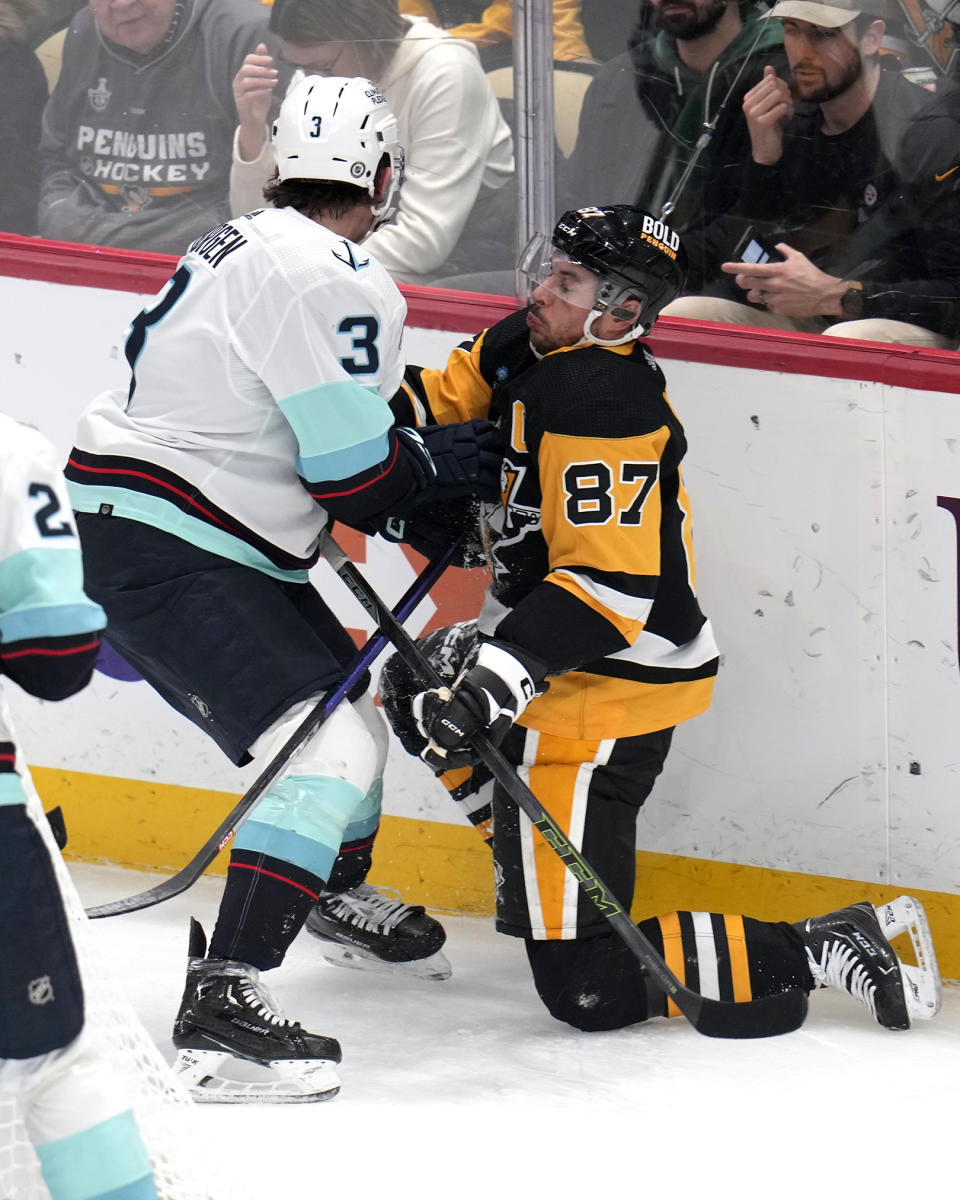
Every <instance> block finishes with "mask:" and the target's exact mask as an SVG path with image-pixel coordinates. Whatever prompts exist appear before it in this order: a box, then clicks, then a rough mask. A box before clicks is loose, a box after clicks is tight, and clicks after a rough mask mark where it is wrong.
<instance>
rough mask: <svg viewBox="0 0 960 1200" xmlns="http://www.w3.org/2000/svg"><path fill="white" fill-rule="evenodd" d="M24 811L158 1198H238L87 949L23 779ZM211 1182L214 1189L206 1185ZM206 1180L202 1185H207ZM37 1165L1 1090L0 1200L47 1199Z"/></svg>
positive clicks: (84, 927) (77, 905)
mask: <svg viewBox="0 0 960 1200" xmlns="http://www.w3.org/2000/svg"><path fill="white" fill-rule="evenodd" d="M24 784H25V785H26V790H27V793H28V797H29V800H28V811H29V813H30V816H31V818H32V820H33V823H34V825H35V826H36V827H37V828H38V829H39V830H40V833H41V836H42V837H43V839H44V842H45V843H46V845H47V849H48V851H49V853H50V856H51V858H52V860H53V863H54V867H55V870H56V874H57V880H58V882H59V885H60V891H61V893H62V895H63V900H64V907H65V909H66V912H67V916H68V919H69V922H70V930H71V933H72V935H73V941H74V945H75V947H76V952H77V961H78V963H79V966H80V973H81V976H82V979H83V989H84V996H85V1013H86V1024H85V1028H84V1034H83V1036H85V1037H90V1038H91V1039H92V1044H93V1046H94V1047H95V1049H96V1051H97V1054H98V1055H99V1056H100V1059H101V1061H103V1062H105V1063H106V1064H107V1065H108V1067H109V1068H110V1073H111V1075H112V1076H113V1077H114V1079H113V1081H112V1082H115V1083H116V1085H117V1086H118V1087H121V1088H122V1089H123V1090H124V1092H125V1093H126V1098H127V1099H128V1101H129V1103H130V1105H131V1107H132V1108H133V1111H134V1114H135V1116H136V1119H137V1124H138V1125H139V1127H140V1132H141V1135H142V1136H143V1140H144V1142H145V1144H146V1147H147V1151H148V1153H149V1155H150V1159H151V1162H152V1164H153V1168H154V1175H155V1178H156V1184H157V1193H158V1195H159V1196H160V1197H161V1198H162V1200H217V1198H218V1197H223V1196H230V1197H231V1200H234V1198H235V1197H237V1196H240V1197H243V1196H244V1190H243V1188H242V1186H240V1187H238V1182H237V1181H236V1180H235V1179H233V1178H230V1177H229V1173H228V1171H227V1169H226V1164H225V1163H221V1162H216V1163H215V1162H213V1161H212V1159H211V1154H210V1146H209V1145H206V1146H204V1147H203V1148H202V1150H201V1148H200V1147H199V1145H198V1139H197V1131H196V1127H195V1119H196V1115H197V1112H196V1106H195V1105H194V1103H193V1101H192V1100H191V1099H190V1097H189V1095H188V1094H187V1093H186V1091H185V1090H184V1089H183V1088H182V1086H181V1085H180V1084H179V1083H177V1081H176V1080H175V1079H174V1077H173V1076H172V1074H171V1072H170V1067H169V1065H168V1063H167V1062H166V1061H165V1060H164V1058H163V1056H162V1055H161V1053H160V1051H159V1050H158V1049H157V1047H156V1045H155V1044H154V1042H153V1041H152V1040H151V1038H150V1037H149V1036H148V1034H147V1032H146V1031H145V1030H144V1028H143V1026H142V1025H141V1024H140V1022H139V1020H138V1019H137V1016H136V1014H135V1012H134V1010H133V1007H132V1006H131V1005H130V1003H129V1002H128V1001H127V1000H126V999H125V998H124V997H123V994H122V991H121V989H120V988H119V986H118V985H117V983H116V982H115V981H114V980H112V978H111V976H110V972H109V970H108V968H107V966H106V964H105V963H104V961H103V956H102V955H100V954H99V953H98V952H97V950H96V948H95V945H94V939H93V937H92V931H91V929H90V921H89V919H88V918H87V916H86V914H85V913H84V910H83V905H82V903H81V901H80V897H79V895H78V894H77V890H76V888H75V887H74V885H73V882H72V880H71V878H70V875H69V873H68V871H67V868H66V866H65V864H64V862H63V859H62V857H61V855H60V851H59V849H58V848H57V846H56V843H55V842H54V840H53V835H52V833H51V831H50V827H49V824H48V822H47V820H46V818H45V816H44V814H43V810H42V808H41V805H40V802H39V799H38V798H37V796H36V793H35V792H34V791H33V788H32V787H31V786H30V784H29V781H28V780H26V779H25V780H24ZM214 1179H215V1180H216V1185H215V1188H216V1190H214V1184H213V1183H212V1181H213V1180H214ZM208 1181H209V1182H208ZM49 1196H50V1193H49V1191H48V1190H47V1188H46V1185H45V1184H44V1182H43V1177H42V1175H41V1173H40V1164H39V1160H38V1159H37V1156H36V1154H35V1152H34V1150H33V1146H32V1144H31V1142H30V1139H29V1137H28V1136H27V1132H26V1129H25V1127H24V1123H23V1110H22V1105H21V1101H20V1100H19V1099H18V1097H17V1096H16V1095H12V1094H11V1093H10V1092H5V1091H0V1200H49Z"/></svg>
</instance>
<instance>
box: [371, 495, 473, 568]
mask: <svg viewBox="0 0 960 1200" xmlns="http://www.w3.org/2000/svg"><path fill="white" fill-rule="evenodd" d="M377 533H379V534H380V536H381V537H382V538H384V539H385V540H386V541H388V542H404V543H405V544H406V545H408V546H412V547H413V549H414V550H416V551H417V553H418V554H422V555H423V557H424V558H435V557H436V556H437V555H438V554H442V553H443V552H444V551H445V550H447V549H448V548H449V546H450V543H451V542H453V541H455V540H456V539H457V538H459V539H461V540H460V546H459V549H458V550H457V553H456V554H455V555H454V557H453V558H452V559H451V562H450V565H451V566H454V567H464V568H465V569H467V570H469V569H470V568H471V567H484V566H486V564H487V555H486V551H485V550H484V548H483V535H482V531H481V529H480V501H479V500H478V499H477V498H476V496H453V497H451V498H449V499H446V500H433V501H428V502H427V503H424V504H417V505H416V506H415V507H414V508H412V509H411V511H410V512H409V513H408V514H407V515H406V516H403V517H387V518H386V519H385V520H382V521H381V522H380V523H379V525H378V526H377Z"/></svg>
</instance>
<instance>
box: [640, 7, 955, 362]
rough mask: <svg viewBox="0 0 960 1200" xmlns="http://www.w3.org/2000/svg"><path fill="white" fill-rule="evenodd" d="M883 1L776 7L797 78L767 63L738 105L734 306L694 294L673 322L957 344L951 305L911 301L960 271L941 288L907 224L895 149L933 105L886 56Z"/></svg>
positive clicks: (934, 266)
mask: <svg viewBox="0 0 960 1200" xmlns="http://www.w3.org/2000/svg"><path fill="white" fill-rule="evenodd" d="M888 3H889V0H833V2H832V3H831V4H821V3H818V2H817V0H780V2H779V3H778V4H776V5H775V7H774V8H773V9H772V10H771V11H770V12H769V13H768V14H767V16H768V17H772V18H777V19H779V20H781V21H782V22H783V35H784V49H785V50H786V54H787V61H788V64H789V68H790V80H789V81H788V80H786V79H783V78H780V77H779V76H778V75H777V74H776V72H775V71H774V70H773V69H772V68H769V67H768V68H767V69H766V70H765V71H764V76H763V78H762V79H761V80H760V82H759V83H757V84H756V85H755V86H754V87H753V88H751V90H750V91H749V92H748V93H747V94H746V96H745V97H744V102H743V111H744V115H745V116H746V119H747V125H748V128H749V131H750V142H751V161H750V162H749V163H747V165H746V168H745V170H744V173H743V182H742V191H741V195H740V200H739V202H738V205H737V212H738V213H739V214H740V215H741V216H742V217H743V218H745V222H748V223H749V227H750V228H749V233H748V236H746V237H745V238H744V239H743V242H742V245H744V246H748V245H749V246H750V249H749V251H740V252H739V253H737V254H736V255H734V253H733V247H731V252H730V261H728V262H725V263H724V264H723V267H722V269H723V271H724V272H725V273H726V274H727V275H728V276H731V277H732V280H733V282H734V283H735V284H736V287H737V290H736V291H734V290H731V291H730V292H729V293H728V295H729V296H731V297H733V296H736V299H728V298H723V297H720V296H712V297H706V296H687V297H683V298H681V299H680V300H677V301H675V302H674V303H673V304H671V305H669V306H668V307H667V309H665V310H664V311H665V312H666V313H667V314H668V315H671V316H690V317H699V318H702V319H705V320H714V321H725V322H731V323H735V324H741V325H759V326H766V327H769V328H775V329H800V330H806V331H811V332H829V333H834V334H836V335H838V336H842V337H861V338H871V339H873V340H883V341H891V342H898V343H910V344H916V345H926V346H940V347H946V346H951V345H956V341H957V338H956V331H955V330H954V329H953V327H952V324H951V323H950V321H948V320H946V317H945V314H946V311H947V310H946V309H945V308H944V306H943V305H942V304H941V305H939V307H937V306H934V308H933V309H931V308H930V306H929V305H925V304H924V303H918V302H916V299H915V297H916V294H917V293H920V294H921V295H922V294H924V293H925V292H930V290H931V288H932V291H933V292H934V293H935V294H936V295H937V297H938V298H942V296H941V293H944V292H948V293H950V295H951V296H955V294H956V291H957V286H956V283H955V282H954V280H955V279H960V263H958V264H957V269H956V270H954V269H953V267H952V266H951V269H950V279H949V280H947V281H945V282H944V280H943V274H942V267H941V263H940V261H939V259H938V256H937V255H927V254H925V253H924V247H923V245H922V244H921V242H922V240H923V237H924V234H923V231H922V230H919V231H918V230H917V229H915V228H913V227H912V224H913V220H912V217H911V212H912V211H913V209H912V207H911V204H910V201H909V197H907V196H905V195H904V189H903V186H902V174H901V168H900V150H899V149H898V147H899V146H900V143H901V141H902V139H903V137H904V134H905V132H906V130H907V128H908V127H909V126H910V124H911V121H912V119H913V117H914V116H915V115H916V114H917V112H918V111H919V110H920V109H921V108H924V107H925V106H926V105H927V104H928V102H929V101H930V99H931V97H930V95H929V93H928V92H926V91H924V89H922V88H920V87H918V86H917V85H915V84H913V83H911V82H909V81H908V80H907V79H905V78H904V76H903V75H902V74H901V72H900V70H899V64H898V63H897V62H896V59H894V57H893V56H892V55H884V56H881V55H880V47H881V43H882V41H883V37H884V33H885V30H886V26H885V23H884V20H883V16H884V15H885V14H886V12H887V4H888ZM888 63H890V64H892V65H891V66H888ZM931 232H932V231H931ZM917 234H919V239H920V240H919V241H918V240H917V237H916V236H915V235H917ZM751 243H752V244H751ZM932 248H933V247H932V246H931V249H932ZM743 259H747V260H748V261H743ZM917 275H920V277H921V278H920V279H919V280H916V279H915V277H916V276H917ZM894 281H895V282H896V284H897V287H896V291H897V294H898V299H897V301H896V304H895V306H894V307H893V308H891V304H890V303H888V299H889V294H890V292H891V284H892V283H893V282H894ZM904 281H906V282H904ZM911 281H914V282H915V283H916V286H914V283H912V282H911ZM931 281H933V282H931ZM718 290H720V289H718ZM744 293H745V294H744ZM875 295H876V296H878V297H879V299H878V300H876V301H875V299H874V297H875ZM744 301H746V303H744ZM951 311H952V309H951ZM865 318H875V319H871V320H865ZM854 325H856V328H855V327H854Z"/></svg>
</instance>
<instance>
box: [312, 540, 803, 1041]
mask: <svg viewBox="0 0 960 1200" xmlns="http://www.w3.org/2000/svg"><path fill="white" fill-rule="evenodd" d="M320 549H321V551H322V552H323V555H324V557H325V558H326V560H327V561H328V562H329V563H330V565H331V566H332V567H333V569H334V570H335V571H336V573H337V574H338V575H339V576H340V578H341V579H342V580H343V581H344V583H345V584H346V585H347V587H349V588H350V590H351V591H352V592H353V594H354V596H356V598H357V599H358V600H359V601H360V603H361V604H362V605H363V607H364V608H365V609H366V610H367V612H368V613H369V614H370V615H371V616H372V617H373V619H374V620H375V621H376V622H377V625H378V626H379V627H380V629H381V631H382V632H383V633H384V634H386V636H387V637H388V638H389V639H390V641H391V642H392V643H393V644H394V646H396V648H397V650H398V651H399V653H400V655H401V657H402V658H403V659H404V660H405V661H406V663H407V665H408V666H409V667H410V668H411V669H412V670H414V671H416V672H417V673H418V674H419V675H421V676H422V678H423V679H424V680H425V681H426V682H427V683H428V684H429V686H430V687H443V686H444V683H443V680H442V679H441V678H440V676H439V674H438V673H437V671H436V670H435V668H434V666H433V664H432V663H431V662H430V660H429V659H428V658H427V657H426V655H425V654H424V653H423V651H422V650H421V649H420V647H419V646H418V645H417V643H416V642H415V641H414V640H413V638H412V637H411V636H410V635H409V634H408V633H407V631H406V630H405V629H404V628H403V626H402V625H401V624H400V623H399V622H398V621H397V619H396V618H395V617H394V615H393V613H391V612H390V610H389V609H388V608H387V606H386V605H385V604H384V603H383V601H382V600H381V599H380V597H379V596H378V595H377V594H376V592H374V591H373V589H372V588H371V587H370V585H369V584H368V583H367V582H366V580H365V579H364V578H363V576H362V575H361V574H360V572H359V570H358V569H357V568H356V566H355V565H354V564H353V563H352V562H351V561H350V559H349V558H348V557H347V556H346V554H344V552H343V551H342V550H341V549H340V547H339V546H338V545H337V543H336V542H335V541H334V540H333V538H332V537H331V536H330V535H329V534H324V535H323V537H322V538H321V543H320ZM472 744H473V746H474V749H475V750H476V751H477V752H478V754H479V756H480V758H481V760H482V761H483V762H484V763H485V764H486V766H487V767H489V768H490V770H491V772H492V773H493V775H494V777H495V778H496V780H497V782H498V783H499V784H500V786H501V787H502V788H503V789H504V791H505V792H506V793H507V794H508V796H509V797H510V798H511V800H513V802H514V803H515V804H516V805H517V806H518V808H520V809H521V810H522V811H523V812H524V813H526V815H527V816H528V817H529V818H530V820H531V822H532V824H533V826H534V828H535V829H537V830H539V832H540V833H541V834H542V835H543V838H544V840H545V841H546V842H547V844H548V845H549V846H550V847H551V848H552V849H553V850H554V851H556V853H557V855H558V856H559V858H560V859H561V861H562V862H563V864H564V866H565V867H566V868H567V870H568V871H569V872H570V873H571V874H572V875H573V877H574V878H575V879H576V881H577V883H578V884H579V885H580V888H581V890H582V891H583V893H584V895H585V896H587V897H588V899H589V900H590V901H591V902H592V903H593V904H594V905H595V907H596V908H597V910H598V911H599V912H600V913H601V914H602V915H603V916H604V917H605V918H606V919H607V920H608V921H609V922H610V924H611V925H612V926H613V928H614V929H615V930H616V932H617V933H618V934H619V935H620V937H621V938H622V939H623V941H624V942H625V943H626V945H627V947H628V948H629V949H630V950H631V951H632V953H633V954H634V955H635V956H636V958H637V959H638V960H639V962H640V964H641V966H643V967H644V968H645V969H646V971H647V973H648V974H649V975H650V977H651V979H652V980H653V982H654V983H655V984H656V985H657V987H659V988H660V989H661V990H662V991H663V992H664V993H665V994H666V995H667V996H669V997H670V999H671V1000H673V1002H674V1004H676V1006H677V1008H679V1009H680V1011H681V1012H682V1013H683V1015H684V1016H685V1017H686V1018H687V1020H688V1021H689V1022H690V1023H691V1025H693V1027H694V1028H695V1029H696V1030H698V1032H700V1033H702V1034H705V1035H706V1036H707V1037H719V1038H755V1037H771V1036H773V1035H774V1034H779V1033H790V1032H791V1031H792V1030H794V1029H799V1027H800V1026H801V1025H802V1024H803V1020H804V1017H805V1016H806V1014H807V994H806V992H803V991H801V990H799V989H792V990H790V991H786V992H779V993H777V994H776V995H773V996H763V997H760V998H759V999H756V1000H743V1001H737V1002H732V1001H727V1000H712V999H710V998H709V997H707V996H701V995H700V993H699V992H695V991H693V990H691V989H690V988H688V987H685V986H684V985H683V984H682V983H681V982H680V980H679V979H678V978H677V976H676V975H674V973H673V972H672V971H671V970H670V968H669V967H668V966H667V964H666V963H665V962H664V960H663V959H662V958H661V956H660V955H659V954H658V953H657V951H656V948H655V947H654V946H653V944H652V943H651V942H650V940H649V939H648V938H647V937H646V936H645V935H644V933H643V932H642V931H641V930H640V929H639V928H638V927H637V925H636V924H635V923H634V921H633V920H632V919H631V917H630V914H629V913H628V912H625V911H624V910H623V908H622V907H621V906H620V904H619V903H618V901H617V900H616V898H615V897H614V895H613V892H612V891H611V890H610V889H609V888H608V887H607V886H606V884H605V883H604V882H603V880H602V879H600V877H599V876H598V875H597V873H596V872H595V871H594V870H593V868H592V867H591V866H590V864H589V863H588V862H587V861H586V859H585V858H584V857H583V855H582V854H581V853H580V852H579V850H577V848H576V847H575V846H574V845H573V843H572V842H571V841H570V839H569V838H568V837H567V835H566V834H565V833H564V832H563V830H562V829H561V828H560V826H559V825H557V823H556V821H554V820H553V818H552V817H551V816H550V814H549V813H548V812H547V810H546V809H545V808H544V806H543V805H542V804H541V802H540V801H539V800H538V799H537V797H536V796H535V795H534V794H533V792H531V791H530V789H529V788H528V787H527V786H526V784H525V783H524V782H523V780H522V779H520V777H519V775H517V773H516V771H515V770H514V768H513V766H512V765H511V764H510V763H509V762H508V760H507V759H506V758H505V757H504V755H503V754H502V752H501V751H500V750H499V749H498V748H497V747H496V746H494V745H493V743H492V742H491V741H490V739H489V738H487V737H486V736H484V735H482V734H477V735H475V736H474V737H473V739H472Z"/></svg>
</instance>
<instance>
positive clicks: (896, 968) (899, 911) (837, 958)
mask: <svg viewBox="0 0 960 1200" xmlns="http://www.w3.org/2000/svg"><path fill="white" fill-rule="evenodd" d="M881 922H883V927H881ZM795 928H796V929H797V931H798V932H799V933H800V936H801V937H802V938H803V942H804V945H805V947H806V951H807V965H808V966H809V968H810V974H811V975H812V976H813V979H814V982H815V983H816V984H817V986H818V987H834V988H837V989H839V990H840V991H845V992H847V993H848V994H849V995H851V996H853V997H854V999H856V1000H859V1001H860V1003H861V1004H863V1005H864V1006H865V1007H866V1008H867V1009H869V1011H870V1013H871V1014H872V1015H873V1017H874V1019H875V1020H876V1021H877V1022H878V1023H879V1024H880V1025H882V1026H883V1027H884V1028H885V1029H909V1028H910V1020H911V1017H913V1018H918V1017H920V1018H925V1017H932V1016H933V1014H934V1013H935V1012H936V1010H937V1008H939V996H940V977H939V974H938V971H937V965H936V956H935V954H934V951H933V941H932V939H931V938H930V933H929V929H928V928H927V923H926V917H925V915H924V913H923V909H922V907H921V906H920V904H919V903H918V902H917V901H916V900H912V899H911V898H910V897H907V896H901V897H899V898H898V899H897V900H893V901H891V902H890V903H889V904H886V905H883V906H882V908H880V909H875V908H874V907H873V905H872V904H870V903H868V902H867V901H861V902H860V903H859V904H852V905H850V906H849V907H848V908H842V909H840V910H839V911H837V912H832V913H827V914H826V915H825V916H822V917H809V918H808V919H807V920H806V921H801V922H800V923H799V924H797V925H796V926H795ZM908 930H909V931H910V933H911V938H912V940H913V943H914V947H915V949H916V951H917V962H918V965H917V966H916V967H910V966H909V964H907V965H906V966H905V965H904V964H903V963H901V962H900V960H899V958H898V957H897V955H896V953H895V952H894V950H893V947H892V946H891V945H890V943H889V941H888V937H895V936H896V935H897V934H898V933H905V932H907V931H908Z"/></svg>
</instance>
